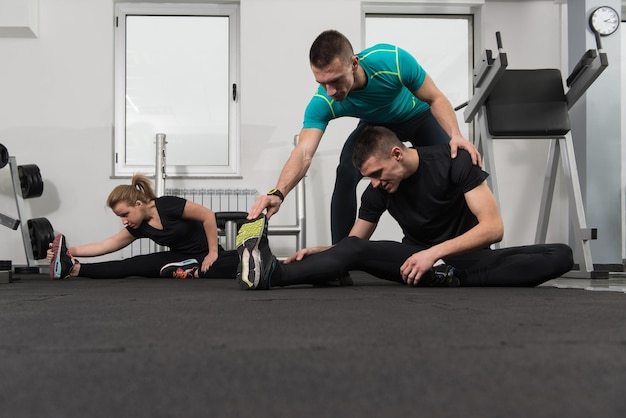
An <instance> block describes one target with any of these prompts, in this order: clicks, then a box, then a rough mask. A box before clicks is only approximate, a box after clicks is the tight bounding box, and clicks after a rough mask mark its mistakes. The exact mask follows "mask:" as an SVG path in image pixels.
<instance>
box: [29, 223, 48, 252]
mask: <svg viewBox="0 0 626 418" xmlns="http://www.w3.org/2000/svg"><path fill="white" fill-rule="evenodd" d="M28 234H29V235H30V243H31V246H32V247H33V258H34V259H35V260H41V259H42V258H46V254H47V252H48V248H49V244H50V243H51V242H52V241H54V229H53V228H52V225H51V224H50V221H48V219H46V218H35V219H30V220H29V221H28Z"/></svg>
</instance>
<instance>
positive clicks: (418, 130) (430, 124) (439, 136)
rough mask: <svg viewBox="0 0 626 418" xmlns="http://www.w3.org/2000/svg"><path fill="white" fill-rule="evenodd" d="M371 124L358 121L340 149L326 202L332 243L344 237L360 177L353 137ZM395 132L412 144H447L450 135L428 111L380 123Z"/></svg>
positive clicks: (352, 215)
mask: <svg viewBox="0 0 626 418" xmlns="http://www.w3.org/2000/svg"><path fill="white" fill-rule="evenodd" d="M368 125H372V123H369V122H364V121H361V122H359V124H358V125H357V127H356V128H355V129H354V131H352V133H351V134H350V136H349V137H348V139H347V140H346V142H345V144H344V145H343V149H342V150H341V155H340V156H339V165H338V166H337V175H336V177H335V189H334V190H333V195H332V198H331V201H330V229H331V236H332V241H333V244H336V243H338V242H339V241H341V240H342V239H343V238H345V237H347V236H348V234H349V233H350V230H351V229H352V226H353V225H354V220H355V219H356V209H357V204H356V202H357V199H356V188H357V185H358V184H359V181H360V180H361V179H362V178H363V176H362V175H361V173H360V172H359V170H357V169H356V168H355V167H354V164H352V152H353V150H354V143H355V142H356V139H357V137H358V136H359V134H360V133H361V131H363V129H365V127H366V126H368ZM380 125H382V126H385V127H387V128H389V129H391V130H392V131H393V132H395V133H396V135H397V136H398V138H400V140H401V141H410V142H411V143H412V144H413V146H425V145H436V144H447V143H449V142H450V137H449V136H448V134H447V133H446V131H444V130H443V128H442V127H441V126H440V125H439V122H437V119H435V117H434V116H433V115H432V113H431V112H430V110H428V111H426V112H424V113H422V114H420V115H417V116H416V117H414V118H413V119H410V120H408V121H406V122H403V123H385V124H380Z"/></svg>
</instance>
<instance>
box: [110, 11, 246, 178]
mask: <svg viewBox="0 0 626 418" xmlns="http://www.w3.org/2000/svg"><path fill="white" fill-rule="evenodd" d="M115 24H116V28H115V146H114V148H115V149H114V175H115V176H130V175H132V174H134V173H137V172H141V173H145V174H148V175H150V174H152V173H154V172H155V162H156V135H157V134H165V136H166V137H165V140H166V144H165V154H166V158H165V161H166V175H167V176H170V177H233V176H238V175H239V100H238V76H239V68H238V65H239V61H238V56H239V45H238V33H239V6H238V5H237V4H149V3H119V4H117V5H116V23H115Z"/></svg>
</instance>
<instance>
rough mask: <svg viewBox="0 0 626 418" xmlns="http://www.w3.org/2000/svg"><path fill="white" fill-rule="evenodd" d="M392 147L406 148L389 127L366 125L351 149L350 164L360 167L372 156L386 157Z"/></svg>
mask: <svg viewBox="0 0 626 418" xmlns="http://www.w3.org/2000/svg"><path fill="white" fill-rule="evenodd" d="M393 147H400V148H401V149H403V150H404V149H406V145H404V144H403V143H402V141H400V139H398V136H397V135H396V134H395V132H393V131H392V130H391V129H389V128H385V127H384V126H374V125H370V126H367V127H366V128H365V129H363V131H362V132H361V133H360V134H359V135H358V136H357V139H356V141H355V144H354V150H353V151H352V164H354V166H355V167H356V168H358V169H360V168H361V166H362V165H363V163H364V162H365V160H367V159H368V158H370V157H372V156H376V157H379V158H386V157H388V156H389V155H390V154H389V153H390V151H391V149H392V148H393Z"/></svg>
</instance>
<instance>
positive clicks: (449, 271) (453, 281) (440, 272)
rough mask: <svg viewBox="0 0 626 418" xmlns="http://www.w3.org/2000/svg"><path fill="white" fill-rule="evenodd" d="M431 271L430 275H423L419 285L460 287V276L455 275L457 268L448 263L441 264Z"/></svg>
mask: <svg viewBox="0 0 626 418" xmlns="http://www.w3.org/2000/svg"><path fill="white" fill-rule="evenodd" d="M430 271H431V272H432V273H433V274H432V275H429V276H428V277H426V276H422V278H421V280H420V281H419V286H428V287H458V286H460V285H461V282H460V281H459V278H458V277H456V276H455V275H454V273H455V272H456V270H455V269H454V267H452V266H450V265H448V264H439V265H437V266H434V267H433V268H432V269H430Z"/></svg>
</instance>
